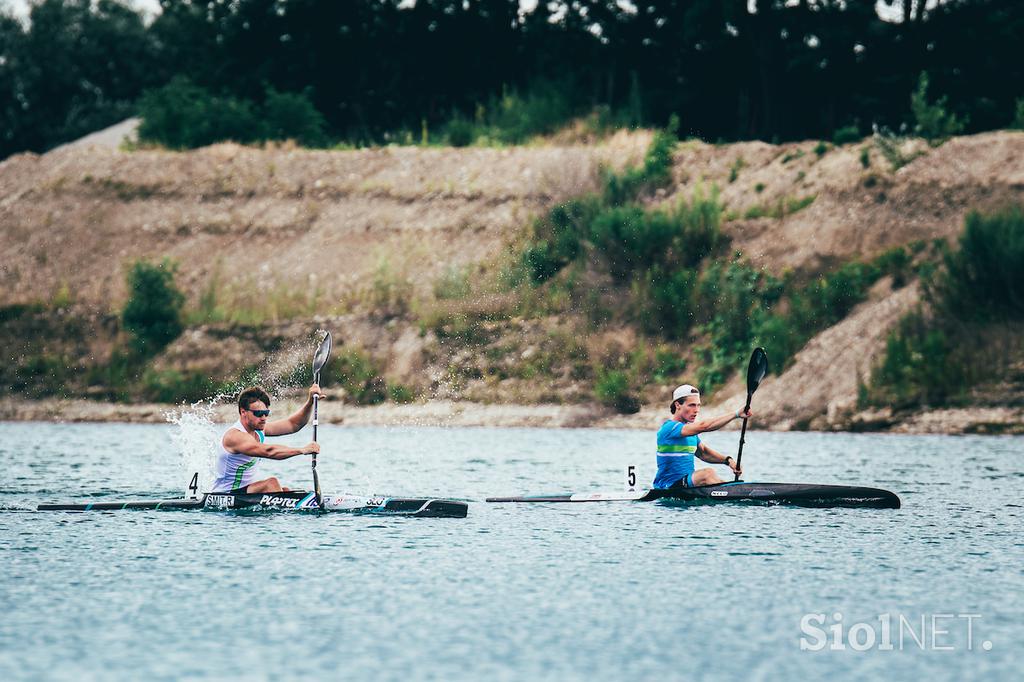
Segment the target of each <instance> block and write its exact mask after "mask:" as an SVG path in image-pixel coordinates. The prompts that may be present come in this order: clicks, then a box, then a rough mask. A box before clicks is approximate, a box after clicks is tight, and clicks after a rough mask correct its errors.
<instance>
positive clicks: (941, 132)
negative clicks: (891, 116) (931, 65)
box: [910, 71, 967, 143]
mask: <svg viewBox="0 0 1024 682" xmlns="http://www.w3.org/2000/svg"><path fill="white" fill-rule="evenodd" d="M910 110H911V111H912V112H913V114H914V130H915V131H916V132H917V134H918V135H920V136H921V137H923V138H925V139H926V140H928V141H929V142H932V143H937V142H941V141H943V140H945V139H946V138H948V137H950V136H952V135H956V134H958V133H960V132H961V131H963V129H964V127H965V126H966V125H967V118H964V119H959V118H957V117H956V115H955V114H953V113H951V112H949V111H947V109H946V97H940V98H939V99H938V100H936V101H935V103H929V102H928V73H927V72H924V71H922V72H921V76H920V78H918V81H917V89H916V90H915V91H914V92H913V94H912V95H911V96H910Z"/></svg>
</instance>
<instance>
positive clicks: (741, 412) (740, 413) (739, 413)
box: [736, 407, 754, 419]
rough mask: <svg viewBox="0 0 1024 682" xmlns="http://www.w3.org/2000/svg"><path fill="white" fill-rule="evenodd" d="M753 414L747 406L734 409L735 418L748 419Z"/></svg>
mask: <svg viewBox="0 0 1024 682" xmlns="http://www.w3.org/2000/svg"><path fill="white" fill-rule="evenodd" d="M753 416H754V413H753V412H751V411H750V408H749V407H741V408H740V409H738V410H736V418H737V419H750V418H751V417H753Z"/></svg>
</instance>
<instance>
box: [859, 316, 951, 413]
mask: <svg viewBox="0 0 1024 682" xmlns="http://www.w3.org/2000/svg"><path fill="white" fill-rule="evenodd" d="M951 352H952V346H951V344H950V340H949V338H948V337H947V335H946V333H945V332H944V331H942V330H940V329H937V328H935V326H934V324H933V323H932V322H931V321H929V320H927V319H926V318H925V317H924V315H923V314H922V313H921V312H915V313H911V314H909V315H907V316H906V317H904V318H903V319H901V320H900V322H899V324H898V325H897V328H896V329H895V330H893V331H892V333H890V334H889V338H888V339H887V340H886V344H885V355H884V357H883V360H882V362H881V363H880V364H879V366H878V367H876V368H875V370H874V372H873V373H872V376H871V385H872V387H873V388H874V389H875V392H874V393H872V394H871V396H870V401H871V402H872V403H874V404H876V405H888V406H892V407H896V408H901V407H910V406H914V405H919V404H927V405H943V404H945V403H946V402H948V400H949V399H950V398H952V397H954V396H956V395H960V394H962V393H963V392H964V391H965V390H966V386H967V385H968V377H967V376H965V375H964V364H963V363H959V362H950V355H951Z"/></svg>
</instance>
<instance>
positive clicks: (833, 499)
mask: <svg viewBox="0 0 1024 682" xmlns="http://www.w3.org/2000/svg"><path fill="white" fill-rule="evenodd" d="M653 500H680V501H683V502H694V503H717V502H747V503H753V504H769V505H772V504H786V505H793V506H797V507H819V508H820V507H870V508H874V509H899V508H900V498H899V497H898V496H897V495H896V494H895V493H892V492H890V491H888V490H882V489H880V488H865V487H861V486H850V485H819V484H814V483H746V482H744V481H735V482H732V483H721V484H719V485H704V486H696V487H693V488H671V489H664V490H661V489H652V490H637V491H624V492H619V493H599V492H595V493H564V494H555V495H521V496H516V497H488V498H487V501H488V502H616V501H633V502H650V501H653Z"/></svg>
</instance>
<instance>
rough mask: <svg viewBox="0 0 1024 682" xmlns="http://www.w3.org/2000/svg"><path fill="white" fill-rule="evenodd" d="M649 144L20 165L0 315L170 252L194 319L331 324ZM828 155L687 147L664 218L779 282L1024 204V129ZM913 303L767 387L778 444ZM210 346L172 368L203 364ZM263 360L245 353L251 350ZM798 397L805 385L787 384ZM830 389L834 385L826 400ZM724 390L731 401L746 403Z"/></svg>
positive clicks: (296, 152) (396, 332)
mask: <svg viewBox="0 0 1024 682" xmlns="http://www.w3.org/2000/svg"><path fill="white" fill-rule="evenodd" d="M649 141H650V134H648V133H643V132H640V133H632V134H627V133H620V134H618V135H616V136H614V137H612V138H610V139H608V140H606V141H604V142H601V143H595V144H592V145H575V146H573V145H569V146H557V145H538V146H530V147H517V148H509V149H480V148H469V149H442V148H410V147H389V148H380V149H364V150H352V151H312V150H303V149H296V148H289V147H278V148H269V149H256V148H248V147H241V146H238V145H234V144H221V145H216V146H213V147H209V148H205V149H200V150H197V151H193V152H185V153H175V152H165V151H150V150H143V151H133V152H127V151H119V150H117V149H114V148H110V147H109V146H95V145H71V146H67V147H63V148H60V149H57V150H54V151H53V152H50V153H48V154H45V155H41V156H40V155H34V154H22V155H18V156H15V157H11V158H9V159H7V160H5V161H3V162H2V163H0V235H2V238H3V243H4V245H5V247H4V259H3V261H2V263H0V284H2V287H0V305H10V304H13V303H26V302H34V301H43V302H46V301H49V300H52V299H53V297H55V296H58V295H59V292H61V291H62V290H63V294H62V295H66V294H70V296H71V298H72V299H73V300H74V301H75V302H76V303H77V304H78V305H79V306H85V307H93V308H95V309H96V310H99V311H102V312H111V311H116V310H118V309H119V308H120V306H121V304H122V303H123V300H124V297H125V285H124V273H125V267H126V265H127V264H128V263H130V262H132V261H133V260H135V259H137V258H140V257H163V256H168V257H170V258H173V259H175V260H176V261H177V262H178V263H179V276H178V282H179V284H180V285H181V286H182V288H183V289H184V290H185V291H186V293H187V295H188V297H189V299H190V301H191V303H192V304H195V303H196V301H197V300H198V299H199V298H200V296H201V295H202V294H203V292H204V291H209V290H210V289H211V288H215V289H216V290H217V291H218V295H220V296H222V297H229V298H232V299H233V300H236V301H237V300H243V299H245V297H246V296H249V297H250V300H252V301H255V302H257V303H258V301H259V300H260V298H261V297H263V296H266V295H267V292H275V291H277V292H279V291H282V290H284V291H292V292H307V293H308V292H313V293H312V294H310V295H311V296H313V299H314V300H312V305H313V307H314V308H315V309H316V311H317V312H319V313H322V314H338V315H340V314H345V312H346V309H345V304H344V302H345V301H346V300H347V297H351V296H352V295H353V292H358V291H361V290H365V289H366V288H368V287H371V286H372V282H373V280H374V278H375V277H379V276H380V273H381V272H382V271H385V272H390V273H399V274H400V275H401V277H402V278H404V279H408V280H409V281H411V282H412V283H413V286H414V287H415V289H416V290H417V291H418V292H420V293H421V294H423V293H426V292H429V291H430V290H431V287H432V286H433V283H434V282H436V281H437V278H438V277H440V276H441V275H443V274H444V273H445V272H446V271H448V270H449V269H451V268H452V267H461V266H467V265H480V264H485V265H493V263H495V262H496V260H497V259H498V258H499V257H500V256H501V254H502V252H503V251H504V250H505V249H507V248H508V246H509V245H511V244H514V243H515V242H516V240H517V239H519V238H520V237H521V235H522V233H523V230H524V228H525V226H526V225H528V224H529V221H530V219H531V217H532V216H535V215H537V214H538V213H540V212H541V211H543V210H544V209H545V208H547V207H549V206H551V205H552V204H554V203H555V202H558V201H560V200H563V199H565V198H568V197H570V196H574V195H578V194H581V193H584V192H589V191H593V190H595V189H596V188H597V187H598V185H599V169H600V167H601V166H602V165H604V166H610V167H613V168H621V167H623V166H624V165H627V164H634V163H637V162H639V161H640V160H641V159H642V157H643V153H644V151H645V149H646V146H647V144H648V143H649ZM817 146H818V143H817V142H814V141H808V142H804V143H791V144H784V145H770V144H765V143H759V142H750V143H737V144H730V145H708V144H703V143H699V142H685V143H682V144H681V145H680V147H679V149H678V151H677V153H676V156H675V165H674V178H675V182H674V183H673V185H672V186H671V187H670V188H668V189H667V190H661V191H659V193H658V196H657V197H656V198H655V200H654V203H671V202H674V201H676V200H678V199H679V198H688V197H690V196H691V195H692V193H693V192H694V190H695V189H696V188H697V187H698V186H701V187H703V188H705V189H708V188H710V187H711V186H712V185H716V186H717V187H718V188H719V189H720V192H721V198H722V200H723V202H724V204H725V205H726V208H727V211H728V213H729V216H730V218H731V219H730V220H728V221H727V222H726V223H725V225H724V228H723V229H724V231H725V232H726V233H727V234H728V235H729V237H730V238H731V239H732V248H734V249H735V250H738V251H741V252H742V253H743V254H744V255H745V256H746V257H748V258H749V259H751V260H752V261H753V262H754V263H756V264H758V265H760V266H763V267H764V268H766V269H768V270H771V271H773V272H776V273H778V272H781V271H783V270H784V269H786V268H795V269H801V268H812V269H816V268H822V267H826V266H827V265H828V264H830V263H836V262H841V261H844V260H848V259H850V258H853V257H870V256H872V255H875V254H877V253H880V252H881V251H883V250H885V249H886V248H888V247H891V246H894V245H901V244H906V243H908V242H911V241H913V240H919V239H924V240H931V239H935V238H944V239H949V238H953V237H955V235H957V234H958V233H959V232H960V230H961V229H962V225H963V219H964V216H965V215H966V213H967V212H968V211H969V210H973V209H980V210H986V209H990V208H994V207H997V206H1001V205H1005V204H1007V203H1011V202H1017V203H1021V202H1024V162H1022V161H1021V159H1024V133H1021V132H995V133H986V134H981V135H975V136H969V137H961V138H955V139H952V140H950V141H948V142H947V143H946V144H944V145H942V146H940V147H938V148H935V149H932V148H929V147H927V146H926V145H924V144H923V143H920V142H918V143H910V144H909V145H908V146H905V147H904V149H903V152H904V154H905V156H906V157H907V158H910V157H913V158H912V160H911V161H910V162H909V163H907V164H906V165H904V166H902V167H901V168H899V169H898V170H893V168H892V166H891V164H890V163H889V162H888V161H887V160H886V159H885V158H884V157H883V156H882V155H881V154H880V152H879V149H878V148H877V146H876V145H874V144H872V142H871V140H870V139H868V140H865V141H863V142H861V143H858V144H852V145H847V146H843V147H840V148H832V147H831V146H830V147H829V148H828V149H827V150H825V149H822V148H818V149H817V151H816V147H817ZM865 150H866V151H865ZM818 152H824V153H821V154H819V153H818ZM915 155H916V156H915ZM865 162H866V163H867V166H865ZM810 198H813V202H812V203H810V205H809V206H807V207H806V208H804V209H802V210H799V211H797V212H796V213H794V214H792V215H785V216H783V217H781V218H780V217H762V218H751V219H746V218H743V216H745V215H748V214H749V212H750V210H751V209H752V208H755V207H767V208H770V207H772V206H776V205H779V204H780V203H781V204H783V205H784V204H786V203H789V202H794V201H799V200H809V199H810ZM916 299H917V290H916V288H915V287H905V288H902V289H899V290H896V291H893V290H891V289H889V288H887V287H886V286H879V287H876V290H875V291H874V292H873V295H872V298H871V300H869V301H868V302H866V303H864V304H862V305H861V306H860V307H859V308H858V309H857V310H856V311H854V314H853V315H851V316H850V317H849V318H847V320H845V321H844V322H843V323H842V324H841V325H839V326H838V327H837V328H833V329H831V330H828V331H826V332H825V333H824V334H822V335H820V336H819V337H818V338H816V339H815V340H813V341H812V342H811V344H809V345H808V347H807V348H806V349H805V350H804V352H803V353H801V354H800V356H798V358H797V363H796V364H795V365H794V366H793V368H792V369H791V370H789V372H788V373H787V374H786V375H784V376H783V377H780V378H777V379H775V380H770V381H769V382H768V383H766V385H765V387H764V389H763V393H764V395H763V396H759V400H763V402H762V408H761V411H762V414H763V415H765V416H766V417H768V418H769V421H770V423H772V424H774V425H775V426H777V427H779V428H792V427H794V426H807V425H814V426H825V427H827V426H828V425H829V424H830V423H838V422H835V420H836V419H839V417H838V415H839V414H840V413H847V412H848V411H849V406H850V405H851V404H852V402H853V401H854V397H855V391H856V379H857V376H858V373H860V375H863V374H864V372H865V371H866V368H868V367H869V365H870V362H871V361H872V359H873V358H875V357H877V355H878V353H879V351H880V349H881V348H882V344H883V343H884V338H885V334H886V333H887V332H888V330H889V328H891V325H892V324H893V323H894V322H895V320H896V319H898V317H899V316H900V315H901V314H902V313H903V312H904V311H905V310H907V309H909V308H910V307H911V306H912V305H913V304H914V303H915V301H916ZM350 322H351V323H352V328H353V329H357V328H358V330H357V331H353V334H355V335H357V336H361V337H362V340H363V345H367V346H368V345H370V344H376V345H377V346H379V350H380V353H381V355H382V357H385V358H387V361H388V362H389V363H392V364H394V363H399V364H401V365H402V366H401V367H399V368H398V370H396V371H398V373H399V374H401V373H402V371H406V372H414V371H420V370H421V369H422V367H423V364H424V363H425V362H426V363H427V364H429V358H428V359H427V360H416V359H415V358H413V359H410V358H412V356H415V355H417V354H424V353H426V354H427V355H428V356H429V355H430V348H428V347H426V346H429V339H428V341H427V342H423V341H411V340H410V334H409V333H407V332H406V330H402V329H394V328H393V327H394V325H393V324H392V326H391V327H389V328H387V329H384V328H376V329H375V328H374V327H373V323H372V321H367V320H365V319H364V320H361V321H359V322H358V323H357V322H356V321H352V320H350ZM527 326H528V325H527ZM359 330H361V331H359ZM527 331H528V330H527ZM527 331H524V332H523V333H524V334H525V333H527ZM197 334H198V335H199V336H198V337H197ZM201 336H202V332H201V331H198V332H195V333H193V334H192V336H191V337H189V338H191V341H189V340H188V339H185V340H183V341H182V342H181V344H184V345H181V344H179V347H178V348H177V349H175V348H174V347H172V348H171V349H169V351H168V352H169V353H170V354H171V355H172V356H177V357H180V356H182V355H184V354H185V352H184V351H185V350H186V349H189V348H191V349H192V350H195V349H196V348H197V347H201V339H200V341H197V340H196V339H197V338H200V337H201ZM189 343H192V344H193V345H192V346H189V345H188V344H189ZM196 343H198V344H199V346H195V344H196ZM424 344H426V346H425V345H424ZM816 349H817V350H816ZM250 350H251V348H249V347H246V346H245V345H244V344H242V346H240V347H238V348H237V349H236V352H237V355H238V357H244V355H245V354H246V353H247V352H249V351H250ZM234 355H235V353H232V352H228V353H227V354H226V356H225V357H224V358H222V360H224V361H225V362H228V363H230V362H234V361H235V358H234V357H232V356H234ZM773 383H774V384H778V388H772V386H773ZM794 385H800V386H802V387H804V388H802V389H801V391H800V392H799V393H796V394H794V393H793V392H792V390H791V388H789V389H785V390H784V389H783V388H782V387H783V386H786V387H792V386H794ZM815 386H828V391H827V393H828V396H825V395H824V394H823V390H819V389H817V388H814V390H811V389H812V388H813V387H815ZM492 388H493V387H492ZM728 388H729V390H727V391H725V392H723V394H722V395H724V394H727V393H730V392H731V393H733V394H738V393H740V392H741V390H740V387H739V386H738V385H731V386H730V387H728ZM470 393H471V392H470ZM440 397H449V396H440ZM660 402H661V401H658V402H657V405H655V404H654V401H652V406H651V409H660ZM641 416H642V417H644V416H648V415H646V412H645V413H641Z"/></svg>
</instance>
